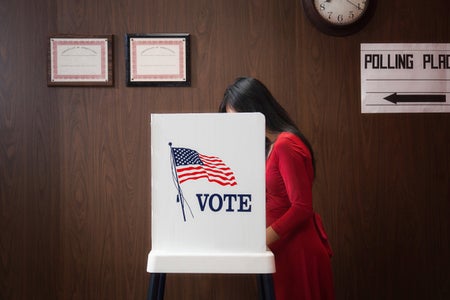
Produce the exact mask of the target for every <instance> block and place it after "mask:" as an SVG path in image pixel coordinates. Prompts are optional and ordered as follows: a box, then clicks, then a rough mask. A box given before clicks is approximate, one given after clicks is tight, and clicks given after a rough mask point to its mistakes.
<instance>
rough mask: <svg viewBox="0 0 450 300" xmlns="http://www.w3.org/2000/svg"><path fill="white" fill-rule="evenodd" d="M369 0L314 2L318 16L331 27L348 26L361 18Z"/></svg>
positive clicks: (319, 0)
mask: <svg viewBox="0 0 450 300" xmlns="http://www.w3.org/2000/svg"><path fill="white" fill-rule="evenodd" d="M368 3H369V0H314V6H315V8H316V10H317V12H318V13H319V14H320V16H321V17H322V18H323V19H324V20H325V21H327V22H328V23H330V24H332V25H339V26H344V25H349V24H352V23H354V22H356V21H357V20H358V19H359V18H361V17H362V16H363V15H364V13H365V12H366V10H367V7H368Z"/></svg>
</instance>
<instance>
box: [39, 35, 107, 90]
mask: <svg viewBox="0 0 450 300" xmlns="http://www.w3.org/2000/svg"><path fill="white" fill-rule="evenodd" d="M47 69H48V71H47V85H48V86H113V84H114V68H113V35H68V34H55V35H50V36H49V41H48V64H47Z"/></svg>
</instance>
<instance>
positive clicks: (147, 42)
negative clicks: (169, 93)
mask: <svg viewBox="0 0 450 300" xmlns="http://www.w3.org/2000/svg"><path fill="white" fill-rule="evenodd" d="M125 39H126V59H125V62H126V84H127V86H129V87H137V86H155V87H163V86H167V87H186V86H190V85H191V74H190V73H191V63H190V34H188V33H170V34H163V33H158V34H136V33H133V34H126V36H125Z"/></svg>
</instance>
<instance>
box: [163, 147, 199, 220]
mask: <svg viewBox="0 0 450 300" xmlns="http://www.w3.org/2000/svg"><path fill="white" fill-rule="evenodd" d="M169 147H170V154H171V155H170V157H171V160H170V162H171V165H172V178H173V182H174V183H175V187H176V189H177V191H178V195H177V202H180V205H181V211H182V213H183V220H184V222H186V212H185V209H184V204H186V205H187V207H188V208H189V211H190V212H191V216H192V217H194V215H193V214H192V210H191V207H190V206H189V203H188V202H187V201H186V199H185V198H184V196H183V191H182V190H181V186H180V181H179V179H178V174H177V166H176V161H175V154H174V151H173V147H172V142H169Z"/></svg>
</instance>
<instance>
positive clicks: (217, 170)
mask: <svg viewBox="0 0 450 300" xmlns="http://www.w3.org/2000/svg"><path fill="white" fill-rule="evenodd" d="M172 151H173V157H174V162H175V167H176V171H177V176H178V180H179V183H180V184H182V183H183V182H186V181H188V180H197V179H201V178H206V179H207V180H208V181H210V182H215V183H217V184H220V185H222V186H226V185H229V186H235V185H236V184H237V183H236V178H235V177H234V173H233V171H232V170H231V169H230V168H229V167H228V166H227V165H226V164H225V163H224V162H223V161H222V160H221V159H220V158H218V157H216V156H208V155H203V154H200V153H198V152H197V151H195V150H192V149H188V148H172Z"/></svg>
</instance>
